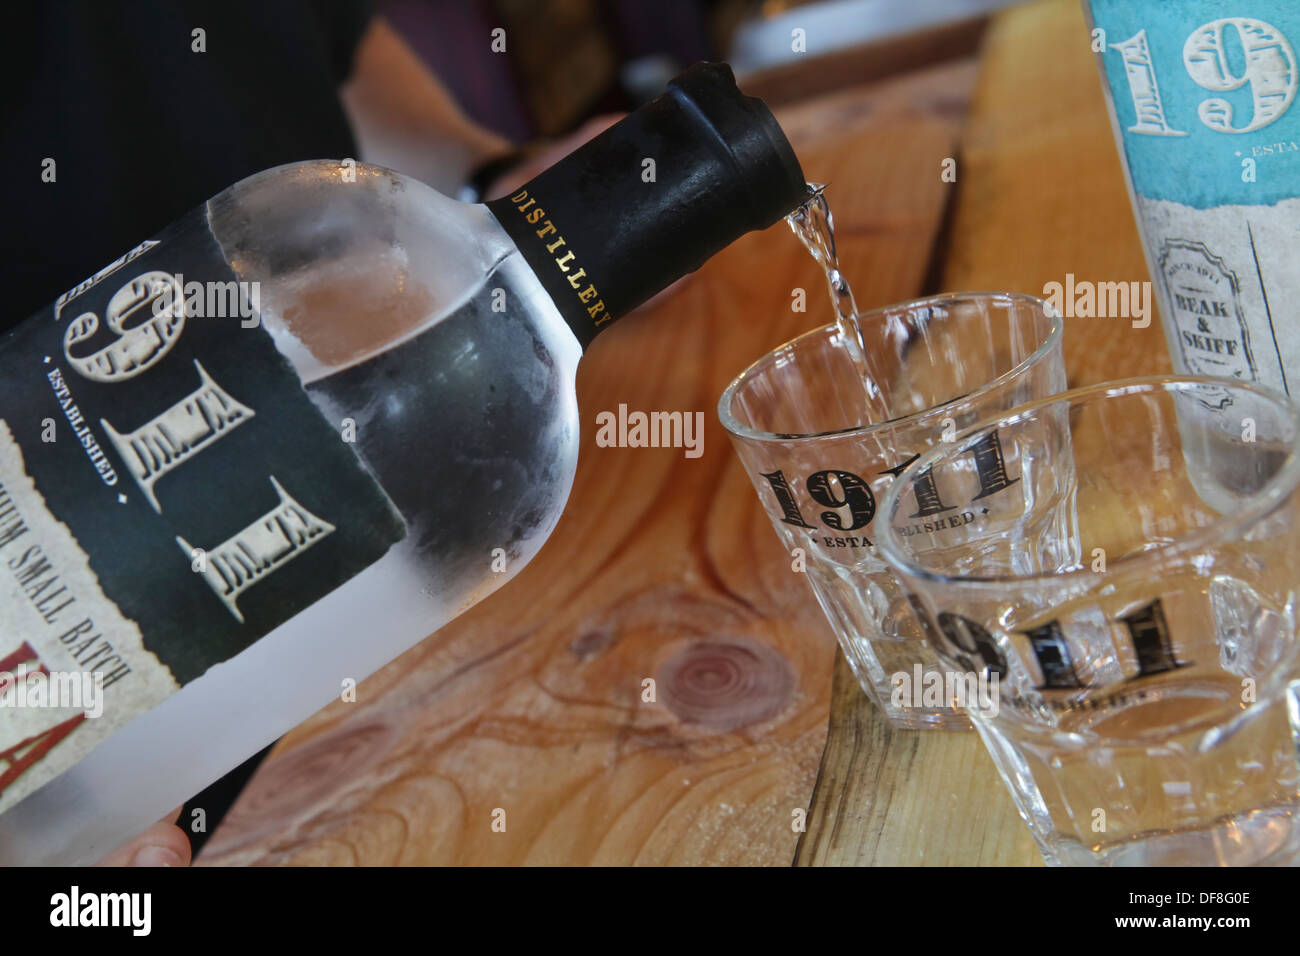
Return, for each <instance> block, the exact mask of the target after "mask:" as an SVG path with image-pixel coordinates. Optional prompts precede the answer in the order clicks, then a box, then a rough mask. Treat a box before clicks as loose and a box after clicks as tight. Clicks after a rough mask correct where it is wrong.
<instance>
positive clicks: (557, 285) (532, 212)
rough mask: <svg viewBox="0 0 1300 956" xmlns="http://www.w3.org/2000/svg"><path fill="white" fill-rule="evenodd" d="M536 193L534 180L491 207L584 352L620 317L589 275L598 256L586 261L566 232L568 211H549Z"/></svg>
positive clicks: (586, 258) (598, 284) (593, 278)
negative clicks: (608, 325)
mask: <svg viewBox="0 0 1300 956" xmlns="http://www.w3.org/2000/svg"><path fill="white" fill-rule="evenodd" d="M537 190H538V186H537V180H534V182H532V183H529V184H528V187H527V188H524V189H520V190H517V191H516V192H515V194H514V195H512V196H506V197H503V198H501V199H494V200H492V202H490V203H488V204H487V207H488V209H490V210H491V211H492V215H494V216H495V217H496V218H497V221H498V222H499V223H501V226H502V228H503V229H505V231H506V232H507V233H509V235H510V238H511V239H513V240H514V241H515V245H517V246H518V247H519V251H520V252H522V253H523V256H524V260H525V261H526V262H527V263H528V265H529V266H530V267H531V268H532V270H533V272H535V273H536V274H537V278H538V280H539V281H540V282H541V283H542V288H544V289H545V290H546V291H547V293H548V294H549V295H550V297H551V301H552V302H554V303H555V307H556V308H557V309H558V310H559V312H560V314H561V315H562V316H564V321H565V322H567V323H568V325H569V328H571V329H572V330H573V334H574V335H576V336H577V337H578V342H579V344H580V345H581V346H582V347H583V348H584V349H585V348H586V347H587V345H588V343H589V342H591V340H592V339H593V338H595V337H596V333H597V332H599V331H600V330H601V329H602V328H604V327H605V326H606V325H607V324H608V323H610V322H612V321H613V320H614V319H615V318H617V316H616V315H614V314H613V313H611V312H610V310H609V307H608V306H606V304H605V297H604V296H603V295H602V294H601V289H600V287H601V285H603V283H600V282H598V280H597V279H596V277H595V276H594V275H592V274H591V273H590V272H588V269H589V268H590V269H592V270H593V271H595V270H596V269H597V264H596V262H595V261H594V257H593V258H589V257H584V256H583V254H582V252H581V251H580V250H578V249H577V248H575V247H574V245H573V240H574V237H573V236H572V235H567V234H566V233H565V227H566V225H568V223H566V222H565V221H564V217H563V215H562V214H563V212H564V209H563V208H561V207H556V208H553V209H552V210H551V211H549V212H548V210H547V207H546V206H545V205H542V204H541V202H540V201H539V198H538V196H536V195H534V193H535V192H536V191H537ZM552 212H554V213H555V215H552ZM572 225H577V223H572ZM588 238H590V237H588ZM589 251H590V250H589Z"/></svg>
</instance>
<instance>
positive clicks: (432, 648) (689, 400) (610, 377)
mask: <svg viewBox="0 0 1300 956" xmlns="http://www.w3.org/2000/svg"><path fill="white" fill-rule="evenodd" d="M779 118H780V120H781V122H782V124H783V126H784V127H785V129H786V130H787V132H788V133H789V135H790V138H791V140H792V142H793V143H794V145H795V148H796V150H797V151H798V152H799V155H800V158H801V160H802V162H803V165H804V170H805V172H806V173H807V174H808V176H809V177H810V178H811V179H814V180H817V181H821V182H827V183H829V184H830V190H829V196H830V199H831V203H832V206H833V209H834V211H835V214H836V223H837V227H838V234H839V239H840V251H841V258H842V262H843V265H844V269H845V272H846V274H847V275H848V276H849V277H850V279H851V280H852V282H853V285H854V289H855V291H856V292H857V296H858V301H859V304H860V305H861V306H862V307H864V308H869V307H873V306H877V305H883V304H885V303H888V302H892V301H897V300H899V299H904V298H908V297H911V296H913V295H916V294H920V293H922V292H929V291H936V290H939V289H945V290H957V289H974V288H979V289H994V288H996V289H1011V290H1018V291H1025V292H1041V291H1042V288H1043V285H1044V283H1046V282H1048V281H1052V280H1057V281H1062V280H1063V279H1064V276H1065V274H1066V273H1067V272H1072V273H1074V274H1075V275H1076V276H1077V277H1079V278H1091V279H1096V280H1103V279H1104V280H1115V281H1118V280H1142V279H1146V270H1145V267H1144V265H1143V260H1142V255H1141V250H1140V247H1139V245H1138V241H1137V235H1136V231H1135V227H1134V225H1133V220H1132V215H1131V213H1130V211H1129V207H1128V201H1127V197H1126V195H1125V192H1124V186H1123V181H1122V179H1121V175H1120V170H1119V164H1118V161H1117V159H1116V156H1115V149H1114V145H1113V140H1112V138H1111V134H1110V129H1109V125H1108V123H1107V121H1106V118H1105V113H1104V108H1103V105H1102V99H1101V91H1100V86H1099V83H1098V79H1097V76H1096V71H1095V67H1094V66H1093V64H1092V60H1091V53H1090V51H1089V48H1088V35H1087V32H1086V31H1085V30H1084V27H1083V21H1082V17H1081V14H1080V13H1079V8H1078V4H1077V3H1076V2H1075V0H1051V2H1046V3H1039V4H1033V5H1030V6H1026V7H1022V8H1016V9H1013V10H1011V11H1008V12H1006V13H1004V14H1003V15H1001V16H1000V17H999V18H997V19H995V21H994V22H993V23H992V25H991V26H990V29H989V31H988V33H987V35H986V37H985V43H984V47H983V50H982V52H981V54H980V56H979V58H978V61H976V60H973V59H959V60H956V61H952V62H948V63H945V64H942V65H939V66H931V67H928V68H926V69H925V70H922V71H917V72H912V73H909V74H904V75H901V76H898V77H895V78H892V79H888V80H884V81H878V82H874V83H872V84H870V85H868V86H863V87H857V88H851V89H846V90H843V91H841V92H837V93H834V94H832V95H829V96H825V97H821V98H819V99H817V100H814V101H811V102H806V103H802V104H799V105H795V106H791V107H787V108H783V109H781V110H780V112H779ZM950 157H953V158H957V159H958V167H957V168H958V176H957V182H956V183H955V184H954V183H947V182H944V181H943V179H942V178H941V175H940V173H941V169H942V164H943V161H944V160H945V159H947V158H950ZM797 289H804V290H806V293H807V298H808V301H809V303H810V309H809V311H808V312H797V311H794V310H793V309H792V304H793V303H794V302H795V290H797ZM824 296H825V291H824V280H823V279H822V278H821V277H820V275H819V274H818V272H817V270H816V269H815V267H814V266H813V264H812V262H811V261H810V259H809V258H808V257H807V255H806V254H805V253H803V251H802V250H801V249H800V248H799V246H798V245H797V243H796V241H795V239H794V237H793V236H791V235H790V234H789V233H788V231H787V230H785V228H784V227H774V228H772V229H770V230H768V231H766V232H765V233H762V234H758V235H752V236H748V237H746V238H744V239H742V240H741V241H740V242H737V243H736V244H735V245H734V246H732V247H731V248H730V249H728V250H727V251H726V252H724V253H723V254H721V255H719V256H718V257H717V258H715V259H714V260H713V261H712V262H710V263H709V264H708V265H707V266H706V267H705V268H704V269H703V270H701V271H700V273H698V274H697V275H696V276H695V277H693V278H692V279H691V280H690V281H688V282H687V283H685V284H684V285H683V287H681V288H680V289H678V290H677V291H676V292H675V293H674V294H672V295H671V296H670V297H669V298H668V299H667V300H666V301H663V302H660V303H658V304H656V305H655V306H654V307H653V308H652V309H649V310H646V311H644V312H643V313H641V314H638V315H635V316H632V317H629V318H628V319H625V320H624V321H622V322H620V323H619V324H618V325H617V326H615V327H614V328H612V329H610V330H609V331H608V332H607V333H605V334H603V335H602V336H601V337H600V338H599V339H598V340H597V341H596V343H595V344H594V345H593V347H592V348H591V351H590V353H589V355H588V357H587V358H586V359H585V360H584V361H583V363H582V367H581V371H580V373H579V378H578V396H579V404H580V408H581V415H582V421H583V424H584V432H583V436H582V449H581V457H580V463H579V468H578V476H577V480H576V483H575V486H574V491H573V495H572V497H571V499H570V503H569V507H568V510H567V511H566V512H565V515H564V518H563V520H562V521H561V523H560V525H559V527H558V528H557V530H556V532H555V534H554V535H553V536H552V538H551V540H550V542H549V543H548V544H547V545H546V548H545V549H544V550H543V552H542V554H541V555H540V556H539V557H538V558H537V559H536V560H534V561H533V563H532V564H531V565H530V566H529V567H528V568H527V569H526V570H524V571H523V572H522V573H521V574H520V575H519V577H518V578H516V579H515V580H514V581H512V582H511V583H510V584H509V585H507V586H506V587H505V588H504V589H503V590H502V591H500V592H498V593H497V594H496V595H494V596H493V597H492V598H490V599H489V600H488V601H486V602H485V603H484V604H482V605H480V606H478V607H477V608H475V609H473V610H472V611H470V612H469V613H467V614H466V615H464V616H463V617H461V618H460V619H458V620H456V621H454V622H453V623H452V624H450V625H449V626H447V627H445V628H443V629H442V630H441V631H439V632H438V633H436V634H434V635H433V636H431V637H430V638H429V639H428V640H426V641H424V642H423V643H421V644H420V645H418V646H417V647H415V648H413V649H412V650H411V651H409V652H408V653H406V654H405V655H403V656H402V657H400V658H399V659H398V660H396V661H394V662H393V663H392V664H390V665H389V666H388V667H386V668H384V669H383V670H381V671H380V672H379V673H377V674H375V675H374V676H372V677H371V678H370V679H369V680H367V681H365V682H364V683H363V684H362V685H361V686H360V688H359V690H358V694H357V701H356V702H355V703H344V702H336V703H335V704H333V705H331V706H330V707H327V708H326V709H325V710H323V711H321V712H320V713H318V714H317V715H316V716H314V717H313V718H312V719H310V720H309V721H307V722H306V723H304V724H303V725H302V726H300V727H299V728H297V729H296V730H295V731H293V732H292V733H291V734H289V735H288V736H287V737H285V738H284V739H283V740H282V741H281V742H280V744H279V745H278V746H277V747H276V749H275V750H274V752H273V753H272V754H271V756H270V757H269V758H268V759H267V760H266V762H265V763H264V764H263V766H262V767H261V769H260V770H259V771H258V773H257V774H256V776H255V777H254V778H253V780H252V782H251V784H250V785H249V787H248V788H247V789H246V790H245V792H244V793H243V794H242V796H241V797H240V799H239V800H238V802H237V803H236V805H235V807H234V808H233V809H232V811H231V813H230V815H229V816H228V817H227V819H226V821H225V823H224V824H223V825H222V826H221V827H220V829H219V830H218V831H217V832H216V833H215V834H213V837H212V839H211V841H210V842H209V843H208V845H207V847H206V848H205V850H204V852H203V854H202V855H201V858H200V863H203V864H209V865H232V864H298V865H301V864H368V865H375V864H496V865H500V864H615V865H619V864H631V863H643V864H777V865H788V864H789V863H790V861H791V860H792V859H793V860H794V861H795V862H796V863H797V864H800V865H805V864H892V863H923V864H979V863H1004V864H1028V863H1036V862H1037V861H1038V858H1037V854H1036V852H1035V851H1034V849H1033V845H1032V843H1031V842H1030V840H1029V837H1028V834H1027V833H1026V832H1025V830H1024V827H1023V825H1022V824H1021V822H1020V820H1019V818H1018V817H1017V816H1016V815H1015V812H1014V810H1013V809H1012V806H1011V803H1010V800H1009V798H1008V797H1007V795H1006V794H1005V793H1004V791H1003V789H1002V785H1001V783H1000V781H998V779H997V777H996V774H995V772H994V770H993V766H992V763H991V762H990V761H989V759H988V757H987V756H986V755H985V754H984V752H983V750H982V749H981V747H980V745H979V742H978V740H977V739H976V738H975V736H974V735H973V734H941V733H924V732H898V731H893V730H891V729H890V728H889V727H887V726H886V725H885V724H884V722H883V721H882V720H880V719H879V717H878V715H877V714H876V712H875V711H874V710H873V709H872V707H871V705H870V704H868V703H867V701H866V698H865V697H863V695H862V694H861V692H860V691H859V690H858V689H857V687H856V685H855V684H854V683H853V681H852V677H851V676H850V675H849V673H848V669H847V666H846V665H845V664H844V661H843V658H842V656H840V655H839V654H837V653H836V650H835V640H834V637H833V635H832V633H831V631H830V628H829V626H828V624H827V623H826V621H825V620H824V618H823V617H822V616H821V613H820V611H819V610H818V608H817V606H816V604H815V602H814V601H813V600H812V596H811V594H810V593H809V591H808V585H807V583H806V581H805V580H804V576H803V575H798V574H793V573H791V571H790V567H789V557H788V555H786V554H785V553H784V552H783V551H782V549H781V547H780V544H779V542H778V540H777V538H776V536H775V535H774V534H773V533H772V530H771V527H770V525H769V524H768V522H767V519H766V518H765V517H764V515H763V513H762V511H761V510H760V508H759V504H758V500H757V498H756V496H755V495H754V492H753V489H752V487H751V486H750V485H749V482H748V480H747V479H746V477H745V475H744V474H743V473H742V471H741V469H740V467H739V463H738V462H737V460H736V459H735V458H734V456H733V454H732V451H731V448H730V446H729V444H728V442H727V439H726V436H725V433H724V432H723V430H722V428H721V426H720V425H719V424H718V422H717V417H716V414H715V410H714V409H715V405H716V402H717V398H718V396H719V394H720V393H721V391H722V390H723V388H724V387H725V386H726V384H727V382H728V381H729V380H730V378H731V377H732V376H734V375H735V374H736V373H737V372H739V371H740V369H741V368H743V367H744V366H745V365H746V364H748V363H749V362H750V361H752V360H753V359H754V358H757V357H758V356H759V355H761V354H762V353H763V352H765V351H767V350H768V349H770V348H772V347H774V346H776V345H778V344H780V343H781V342H783V341H785V340H786V339H788V338H790V337H792V336H793V335H795V334H797V333H799V332H801V331H804V330H806V329H808V328H811V327H813V326H814V325H815V324H819V323H821V322H823V321H825V320H826V318H827V315H828V310H827V307H826V305H825V304H824V303H825V302H826V300H825V298H824ZM1108 323H1109V324H1108ZM1066 355H1067V363H1068V365H1069V369H1070V376H1071V381H1072V383H1075V384H1080V383H1085V382H1090V381H1098V380H1103V379H1106V378H1117V377H1122V376H1125V375H1136V374H1145V373H1152V372H1157V371H1162V370H1164V369H1166V368H1167V361H1168V360H1167V357H1166V353H1165V347H1164V344H1163V340H1162V339H1161V338H1160V333H1159V329H1158V324H1153V326H1152V327H1151V328H1149V329H1146V330H1133V329H1131V328H1130V327H1129V326H1128V324H1127V323H1122V324H1121V323H1118V322H1117V321H1116V320H1106V319H1078V320H1067V328H1066ZM620 403H625V404H626V405H627V406H628V407H629V408H630V409H644V410H689V411H696V410H699V411H703V412H704V413H705V422H706V426H707V427H706V432H705V438H704V454H703V456H702V457H700V458H698V459H687V458H685V457H684V455H683V454H682V452H681V451H680V450H674V449H617V448H597V447H596V445H595V430H596V429H595V417H596V415H597V413H598V412H600V411H602V410H615V409H617V407H618V405H619V404H620ZM357 639H358V640H364V639H365V636H364V635H357ZM832 672H833V673H834V682H833V683H834V690H833V691H832ZM646 680H653V681H654V682H655V683H654V700H653V701H648V700H646V699H645V697H646V696H647V695H646V694H645V692H644V688H645V684H644V682H645V681H646ZM828 712H829V714H830V728H829V734H828V730H827V714H828ZM823 750H824V755H823ZM805 814H806V825H805V826H806V832H804V833H800V832H798V831H799V827H798V820H799V818H800V817H803V816H804V815H805ZM503 823H504V826H503V825H502V824H503ZM494 824H495V825H494Z"/></svg>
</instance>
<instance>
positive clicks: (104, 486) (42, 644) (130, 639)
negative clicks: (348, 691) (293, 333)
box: [0, 208, 406, 812]
mask: <svg viewBox="0 0 1300 956" xmlns="http://www.w3.org/2000/svg"><path fill="white" fill-rule="evenodd" d="M258 302H259V296H258V294H257V289H256V287H252V288H250V287H249V286H248V285H246V284H241V283H239V282H238V281H237V280H236V277H235V275H234V273H233V272H232V271H231V269H230V267H229V266H228V265H227V264H226V262H225V260H224V258H223V256H222V254H221V251H220V249H219V248H218V246H217V244H216V242H215V240H213V238H212V236H211V233H210V232H209V231H208V229H207V227H206V219H205V214H204V209H203V208H200V209H198V210H196V211H195V212H193V213H191V214H190V215H189V216H187V217H185V218H184V219H182V220H180V221H178V222H177V223H176V224H174V225H173V226H172V227H170V228H169V229H168V230H166V231H165V232H164V233H162V234H161V235H160V236H159V237H158V238H157V239H155V240H149V241H147V242H145V243H142V244H141V245H140V246H138V247H137V248H135V249H133V250H131V252H129V253H128V254H126V255H125V256H123V257H121V258H120V259H118V260H116V261H115V262H113V263H112V264H110V265H109V266H107V267H106V268H104V269H102V270H100V271H99V272H98V273H96V274H95V275H94V276H92V277H90V278H88V279H86V280H85V281H84V282H82V283H80V284H79V285H78V286H76V287H75V288H74V289H72V290H70V291H69V292H67V293H65V294H64V295H62V296H60V297H59V298H58V300H57V301H56V302H55V303H54V304H53V305H52V306H50V307H49V308H48V309H45V310H43V311H42V312H40V313H38V314H37V315H35V316H33V317H32V318H31V319H29V320H27V321H26V322H24V323H23V324H21V325H19V326H18V327H17V328H16V329H14V330H13V331H12V332H10V333H9V334H8V335H7V336H5V337H4V338H3V339H0V812H4V811H5V810H7V809H8V808H9V807H11V806H13V805H14V804H16V803H17V802H19V801H20V800H22V799H23V798H24V797H25V796H27V795H28V794H30V793H31V792H33V791H34V790H36V789H38V788H39V787H41V786H42V785H44V784H45V783H47V782H48V781H49V780H51V779H53V778H54V777H55V776H57V775H58V774H60V773H62V772H63V771H64V770H66V769H67V768H68V767H70V766H72V765H73V764H74V763H76V761H77V760H79V759H80V758H81V757H83V756H84V755H85V754H87V753H88V752H89V751H90V750H91V749H92V748H93V747H94V746H95V745H97V744H98V743H100V742H101V741H103V740H104V739H105V738H107V737H108V736H109V735H110V734H111V733H112V732H113V731H114V730H116V729H118V728H120V727H121V726H123V725H124V724H126V723H127V722H128V721H130V720H131V719H132V718H134V717H135V716H137V715H139V714H140V713H143V712H144V711H145V710H148V709H149V708H151V707H153V706H155V705H157V704H158V703H160V702H161V701H162V700H164V699H165V698H166V697H167V696H169V695H170V694H172V693H174V692H175V691H176V690H178V689H179V688H180V687H182V686H183V685H185V684H186V683H188V682H189V681H191V680H194V679H195V678H197V677H199V676H200V675H202V674H203V673H204V672H205V671H207V670H208V668H210V667H212V666H213V665H214V664H218V663H220V662H222V661H225V660H227V659H229V658H231V657H233V656H234V655H236V654H238V653H239V652H240V651H242V650H243V649H245V648H246V647H248V646H249V645H251V644H252V643H253V642H254V641H256V640H258V639H259V638H261V637H263V636H265V635H266V634H268V633H269V632H271V631H272V630H274V629H275V628H276V627H278V626H279V625H280V624H282V623H284V622H285V621H287V620H289V619H290V618H292V617H294V616H295V615H297V614H298V613H299V612H301V611H303V610H304V609H306V608H307V607H308V606H309V605H311V604H313V603H315V602H316V601H317V600H319V599H320V598H322V597H324V596H325V595H326V594H328V593H329V592H331V591H333V590H335V589H336V588H338V587H339V586H340V585H342V584H343V583H345V582H346V581H348V580H349V579H350V578H352V577H353V576H354V575H356V574H358V573H359V572H361V571H362V570H364V569H365V568H366V567H368V566H370V565H372V564H374V563H375V562H376V561H378V560H379V559H380V558H381V557H382V556H383V555H384V554H385V553H386V552H387V551H388V549H389V548H390V547H391V546H392V545H393V544H394V543H396V542H397V541H399V540H401V539H402V538H403V537H404V536H405V534H406V528H405V525H404V523H403V521H402V519H401V517H400V515H399V514H398V513H397V511H396V510H395V509H394V508H393V506H392V504H391V502H390V501H389V499H388V497H387V495H385V493H384V492H383V490H382V489H381V488H380V487H379V485H378V484H377V483H376V482H375V480H374V479H373V477H372V476H371V475H370V473H369V472H368V471H367V470H366V468H365V467H364V466H363V465H362V464H361V462H360V460H359V459H358V458H357V456H356V454H355V453H354V452H353V451H352V450H351V448H350V447H349V446H348V445H347V444H346V443H345V442H344V441H343V438H342V430H341V427H340V426H339V425H338V424H336V423H331V422H329V421H327V420H326V418H325V417H324V416H323V415H322V413H321V412H320V411H318V410H317V408H316V406H315V405H314V404H313V403H312V402H311V400H310V399H309V398H308V396H307V394H306V392H305V391H304V390H303V388H302V385H301V383H300V381H299V379H298V376H297V374H296V373H295V371H294V369H293V366H292V365H291V364H290V363H289V362H288V360H287V359H285V358H284V356H282V355H281V354H280V352H279V351H278V350H277V349H276V347H275V345H274V344H273V342H272V340H271V337H270V335H269V334H268V333H267V331H266V330H265V329H264V328H262V327H261V323H260V316H259V312H258V308H257V306H258ZM291 679H292V675H286V680H291ZM233 691H234V692H235V693H237V688H236V689H233ZM235 705H236V704H235V702H234V701H233V700H232V706H235ZM191 743H192V744H193V745H195V746H198V745H200V744H201V742H200V741H193V742H191ZM123 772H129V770H128V768H123Z"/></svg>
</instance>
